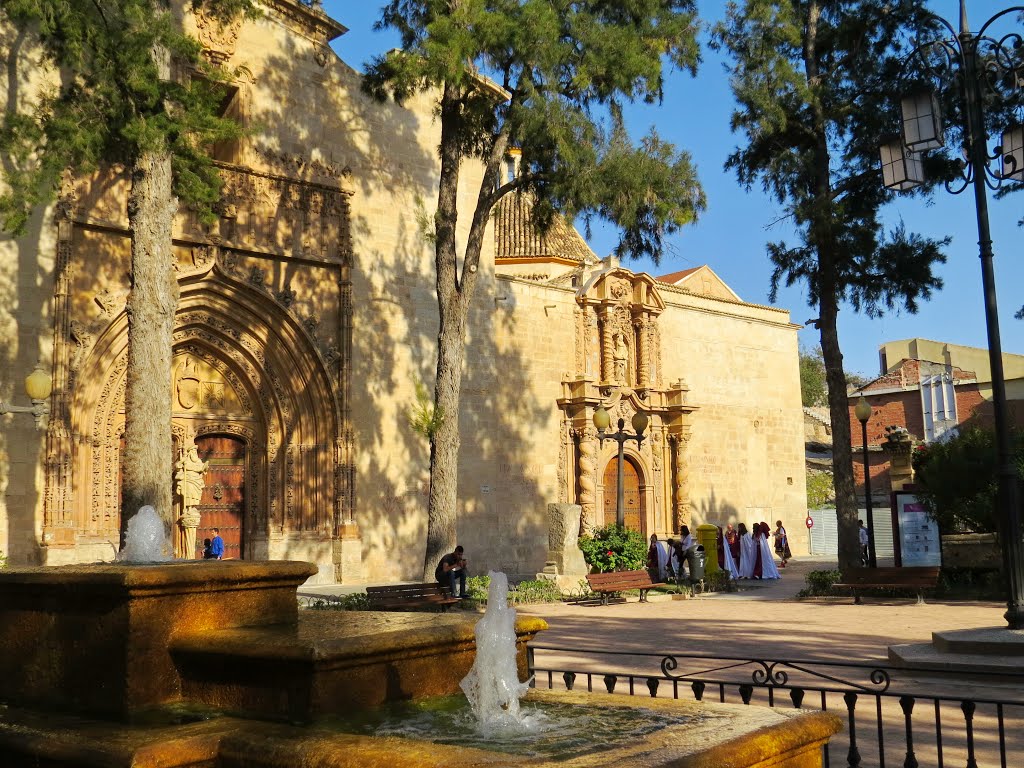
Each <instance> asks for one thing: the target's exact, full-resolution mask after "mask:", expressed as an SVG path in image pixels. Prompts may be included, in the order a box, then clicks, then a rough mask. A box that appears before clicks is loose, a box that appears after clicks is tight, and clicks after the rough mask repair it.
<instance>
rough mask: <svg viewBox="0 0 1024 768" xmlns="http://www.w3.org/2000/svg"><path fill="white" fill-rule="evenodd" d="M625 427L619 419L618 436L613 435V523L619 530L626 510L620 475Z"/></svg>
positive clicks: (624, 519) (623, 422)
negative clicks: (616, 465)
mask: <svg viewBox="0 0 1024 768" xmlns="http://www.w3.org/2000/svg"><path fill="white" fill-rule="evenodd" d="M625 426H626V422H625V421H623V420H622V419H619V431H618V434H616V435H615V441H616V442H617V443H618V444H619V474H618V487H617V488H616V490H615V522H616V523H618V525H619V527H620V528H621V527H622V526H624V525H625V524H626V509H625V506H626V501H625V498H626V497H625V494H624V493H623V490H622V484H623V480H624V478H623V475H622V471H623V467H622V462H623V457H622V449H623V447H624V446H625V445H626V435H625V434H624V432H623V429H624V428H625Z"/></svg>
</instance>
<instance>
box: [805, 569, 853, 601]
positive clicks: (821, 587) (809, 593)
mask: <svg viewBox="0 0 1024 768" xmlns="http://www.w3.org/2000/svg"><path fill="white" fill-rule="evenodd" d="M840 579H842V574H841V573H840V572H839V571H838V570H832V571H811V572H810V573H808V574H807V576H806V580H807V586H806V587H804V588H803V589H801V590H800V592H799V593H798V594H797V597H815V596H820V595H834V594H836V592H835V591H834V590H833V589H832V585H833V584H835V583H837V582H838V581H839V580H840Z"/></svg>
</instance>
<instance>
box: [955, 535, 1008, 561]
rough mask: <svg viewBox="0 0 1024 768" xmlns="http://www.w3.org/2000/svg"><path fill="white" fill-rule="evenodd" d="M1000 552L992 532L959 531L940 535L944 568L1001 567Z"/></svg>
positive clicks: (996, 539) (996, 538)
mask: <svg viewBox="0 0 1024 768" xmlns="http://www.w3.org/2000/svg"><path fill="white" fill-rule="evenodd" d="M1002 562H1003V560H1002V553H1001V552H1000V550H999V541H998V537H997V536H996V535H995V534H994V533H959V534H954V535H949V536H943V537H942V565H943V567H945V568H991V569H993V570H998V569H999V568H1000V567H1002Z"/></svg>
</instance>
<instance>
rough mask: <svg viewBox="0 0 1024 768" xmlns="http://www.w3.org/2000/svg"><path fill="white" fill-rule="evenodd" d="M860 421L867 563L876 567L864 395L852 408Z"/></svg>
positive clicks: (867, 407) (867, 408) (868, 412)
mask: <svg viewBox="0 0 1024 768" xmlns="http://www.w3.org/2000/svg"><path fill="white" fill-rule="evenodd" d="M853 412H854V413H855V414H856V415H857V421H859V422H860V435H861V442H862V444H863V448H864V501H865V503H866V506H867V512H868V565H869V566H870V567H871V568H877V567H878V558H877V557H875V517H874V514H873V513H872V511H871V462H870V461H868V419H870V418H871V404H870V403H868V401H867V398H866V397H864V395H861V396H860V400H858V401H857V406H856V407H855V408H854V409H853Z"/></svg>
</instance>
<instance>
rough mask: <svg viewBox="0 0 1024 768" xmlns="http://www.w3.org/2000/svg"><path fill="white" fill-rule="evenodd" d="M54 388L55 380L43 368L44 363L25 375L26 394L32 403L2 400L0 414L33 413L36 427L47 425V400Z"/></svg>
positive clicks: (48, 407)
mask: <svg viewBox="0 0 1024 768" xmlns="http://www.w3.org/2000/svg"><path fill="white" fill-rule="evenodd" d="M52 389H53V380H52V379H50V377H49V376H48V375H47V373H46V371H44V370H43V366H42V364H40V365H37V366H36V367H35V370H34V371H32V373H30V374H29V375H28V376H26V377H25V394H27V395H28V399H29V400H31V401H32V405H11V404H10V403H5V402H3V401H2V400H0V415H3V414H5V413H31V414H32V415H33V416H34V417H35V420H36V429H42V428H43V426H44V425H45V421H44V419H45V417H46V414H48V413H49V412H50V404H49V403H47V402H46V400H47V398H49V397H50V391H51V390H52Z"/></svg>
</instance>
